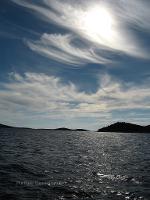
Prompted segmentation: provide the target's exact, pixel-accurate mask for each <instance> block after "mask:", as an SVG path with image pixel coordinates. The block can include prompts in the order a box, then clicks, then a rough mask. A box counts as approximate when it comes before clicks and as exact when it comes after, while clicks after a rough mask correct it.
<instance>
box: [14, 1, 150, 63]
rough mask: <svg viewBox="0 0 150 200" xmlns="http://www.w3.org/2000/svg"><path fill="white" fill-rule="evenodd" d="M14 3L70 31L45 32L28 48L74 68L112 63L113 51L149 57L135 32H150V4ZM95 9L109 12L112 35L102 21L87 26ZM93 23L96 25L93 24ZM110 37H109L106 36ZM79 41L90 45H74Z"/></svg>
mask: <svg viewBox="0 0 150 200" xmlns="http://www.w3.org/2000/svg"><path fill="white" fill-rule="evenodd" d="M12 1H13V2H15V3H17V4H18V5H20V6H24V7H26V8H28V9H30V10H33V11H34V13H35V14H37V16H38V17H40V18H41V19H42V20H45V21H46V22H48V23H53V24H56V25H57V26H60V27H63V28H65V29H66V30H67V31H68V32H67V34H65V35H63V34H61V33H59V34H58V33H57V34H48V33H43V35H42V36H41V39H40V40H39V41H28V42H27V44H28V46H29V47H30V48H31V49H32V50H33V51H35V52H37V53H40V54H41V55H44V56H46V57H49V58H51V59H54V60H56V61H59V62H65V63H67V64H68V63H69V64H73V65H76V64H78V65H79V64H85V63H95V62H96V63H108V62H110V61H109V59H106V57H109V56H108V54H109V53H112V52H113V53H114V52H115V53H116V54H120V53H123V54H127V55H129V56H134V57H140V58H148V57H149V54H148V53H147V52H146V50H145V49H144V48H143V47H142V44H141V43H140V40H139V38H138V37H137V36H136V35H135V32H133V30H132V29H133V28H135V27H136V28H137V29H140V30H147V31H150V25H149V24H150V23H149V19H150V14H149V9H148V8H149V6H150V3H149V2H148V1H140V0H136V1H135V0H133V1H132V2H131V1H129V0H127V1H125V0H117V1H115V2H114V1H112V0H106V1H101V2H100V1H98V0H94V1H93V0H87V1H83V0H79V1H74V0H72V1H68V0H66V1H64V0H61V1H60V0H55V1H53V0H42V1H41V3H40V4H38V3H32V2H31V1H30V2H29V1H26V0H12ZM95 8H96V9H100V11H101V9H104V11H107V12H108V21H110V20H111V30H110V33H108V31H109V29H108V31H104V30H103V29H104V28H107V27H106V26H105V25H104V24H103V22H102V21H101V23H99V24H98V22H97V24H95V25H94V26H93V25H92V22H91V24H87V22H86V21H85V18H86V17H87V16H88V13H89V12H91V10H92V9H95ZM93 11H95V10H93ZM106 16H107V13H106ZM88 18H89V16H88ZM93 23H95V22H94V21H93ZM106 23H107V22H106ZM103 26H104V27H103ZM97 27H99V28H100V29H97ZM93 28H94V29H95V30H93ZM106 30H107V29H106ZM107 34H109V37H106V36H107ZM76 39H79V40H80V41H82V42H83V43H84V44H86V45H85V46H84V48H81V47H80V45H77V46H75V45H74V42H75V40H76ZM96 52H99V53H96ZM106 52H107V54H106Z"/></svg>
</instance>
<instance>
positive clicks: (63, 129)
mask: <svg viewBox="0 0 150 200" xmlns="http://www.w3.org/2000/svg"><path fill="white" fill-rule="evenodd" d="M0 128H17V129H32V130H55V131H88V130H86V129H81V128H78V129H69V128H65V127H60V128H55V129H48V128H46V129H44V128H43V129H41V128H40V129H34V128H27V127H14V126H8V125H4V124H0Z"/></svg>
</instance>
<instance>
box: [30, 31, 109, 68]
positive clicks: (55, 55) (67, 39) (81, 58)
mask: <svg viewBox="0 0 150 200" xmlns="http://www.w3.org/2000/svg"><path fill="white" fill-rule="evenodd" d="M73 40H74V37H73V36H72V35H69V34H66V35H61V34H43V35H42V37H41V40H40V41H37V42H27V44H28V46H29V47H30V48H31V49H32V50H33V51H36V52H38V53H39V54H41V55H44V56H46V57H48V58H50V59H54V60H57V61H59V62H63V63H67V64H73V65H77V64H85V63H106V62H108V59H106V58H103V57H101V56H100V55H98V54H97V53H95V51H94V48H91V47H90V46H89V47H88V48H87V47H84V48H83V47H82V48H80V47H76V46H75V45H74V44H72V41H73Z"/></svg>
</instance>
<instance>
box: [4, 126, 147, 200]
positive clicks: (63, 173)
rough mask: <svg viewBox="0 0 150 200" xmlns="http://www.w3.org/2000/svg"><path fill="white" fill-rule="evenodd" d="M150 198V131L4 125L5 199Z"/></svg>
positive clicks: (98, 199)
mask: <svg viewBox="0 0 150 200" xmlns="http://www.w3.org/2000/svg"><path fill="white" fill-rule="evenodd" d="M28 199H30V200H67V199H72V200H129V199H132V200H150V134H148V133H147V134H146V133H142V134H140V133H101V132H92V131H85V132H84V131H82V132H80V131H61V130H56V131H53V130H30V129H11V128H10V129H7V128H5V129H0V200H28Z"/></svg>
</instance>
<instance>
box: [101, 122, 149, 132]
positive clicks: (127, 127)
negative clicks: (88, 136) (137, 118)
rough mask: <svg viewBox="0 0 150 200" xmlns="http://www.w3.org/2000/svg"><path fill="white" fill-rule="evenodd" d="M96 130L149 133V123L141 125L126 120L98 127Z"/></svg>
mask: <svg viewBox="0 0 150 200" xmlns="http://www.w3.org/2000/svg"><path fill="white" fill-rule="evenodd" d="M98 132H119V133H150V125H148V126H141V125H137V124H131V123H126V122H116V123H114V124H111V125H109V126H107V127H104V128H101V129H99V130H98Z"/></svg>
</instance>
